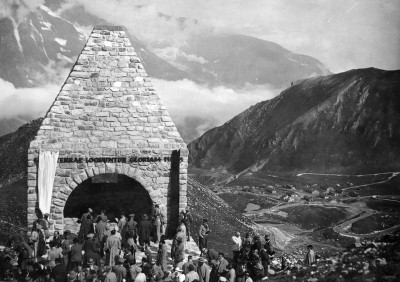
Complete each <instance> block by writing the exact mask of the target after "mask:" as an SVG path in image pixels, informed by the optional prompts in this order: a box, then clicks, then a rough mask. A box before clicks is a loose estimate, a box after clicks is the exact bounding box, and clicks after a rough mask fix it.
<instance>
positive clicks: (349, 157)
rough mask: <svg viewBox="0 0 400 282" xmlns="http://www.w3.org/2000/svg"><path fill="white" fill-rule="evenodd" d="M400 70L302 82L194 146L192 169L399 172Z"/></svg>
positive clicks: (351, 73)
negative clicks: (387, 170) (391, 170)
mask: <svg viewBox="0 0 400 282" xmlns="http://www.w3.org/2000/svg"><path fill="white" fill-rule="evenodd" d="M399 89H400V71H383V70H378V69H373V68H370V69H360V70H351V71H348V72H344V73H340V74H335V75H329V76H324V77H315V78H309V79H305V80H301V81H298V82H296V83H295V84H294V85H293V86H292V87H290V88H288V89H286V90H285V91H283V92H282V93H281V94H280V95H279V96H277V97H275V98H274V99H271V100H268V101H264V102H261V103H258V104H256V105H255V106H253V107H250V108H249V109H247V110H246V111H244V112H242V113H241V114H239V115H237V116H236V117H234V118H233V119H231V120H230V121H228V122H227V123H225V124H224V125H222V126H220V127H217V128H214V129H212V130H209V131H208V132H206V133H205V134H204V135H203V136H201V137H200V138H198V139H197V140H195V141H193V142H192V143H190V144H189V150H190V155H189V162H190V166H191V167H192V168H193V167H197V168H203V169H207V170H210V169H215V170H221V171H222V170H226V171H229V172H231V173H238V172H240V171H243V170H245V169H247V168H251V169H254V170H261V171H274V170H286V171H292V170H308V169H311V170H313V171H328V170H335V171H345V170H346V171H354V170H362V171H368V170H369V171H371V170H375V171H376V170H385V169H390V168H399V167H400V162H399V160H398V156H399V154H400V95H399V94H400V93H399Z"/></svg>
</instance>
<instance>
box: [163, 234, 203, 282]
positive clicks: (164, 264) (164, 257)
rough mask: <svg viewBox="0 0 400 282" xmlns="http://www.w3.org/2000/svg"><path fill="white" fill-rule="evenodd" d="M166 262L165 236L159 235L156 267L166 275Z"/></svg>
mask: <svg viewBox="0 0 400 282" xmlns="http://www.w3.org/2000/svg"><path fill="white" fill-rule="evenodd" d="M167 261H168V250H167V245H166V244H165V235H161V239H160V244H159V245H158V252H157V265H160V266H161V269H162V270H163V271H164V273H167V271H168V267H167ZM207 282H208V281H207Z"/></svg>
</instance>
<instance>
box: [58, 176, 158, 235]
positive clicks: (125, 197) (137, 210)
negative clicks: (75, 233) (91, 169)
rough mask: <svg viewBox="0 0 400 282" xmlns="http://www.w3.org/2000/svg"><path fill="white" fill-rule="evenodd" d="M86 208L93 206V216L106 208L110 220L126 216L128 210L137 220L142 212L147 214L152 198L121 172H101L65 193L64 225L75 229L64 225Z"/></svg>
mask: <svg viewBox="0 0 400 282" xmlns="http://www.w3.org/2000/svg"><path fill="white" fill-rule="evenodd" d="M88 208H91V209H93V212H94V214H95V215H97V214H100V211H101V210H102V209H104V210H106V215H107V217H108V219H109V220H111V221H113V220H114V219H115V218H120V216H121V214H125V215H126V216H128V215H129V214H131V213H134V214H135V218H136V219H139V218H141V216H142V215H143V214H145V213H146V214H148V215H150V214H151V212H152V208H153V201H152V200H151V198H150V195H149V193H148V192H147V191H146V189H145V188H144V187H143V186H142V185H141V184H140V183H139V182H138V181H136V180H135V179H133V178H130V177H128V176H126V175H122V174H111V173H105V174H100V175H96V176H94V177H91V178H89V179H87V180H85V181H83V182H82V183H81V184H79V185H78V186H77V187H76V188H75V189H74V190H73V191H72V193H71V194H70V195H69V197H68V199H67V201H66V203H65V206H64V223H65V224H66V225H67V226H66V227H65V228H66V229H75V228H73V226H68V225H71V224H72V225H73V222H76V219H78V218H80V217H81V215H82V213H84V212H86V211H87V210H88ZM72 219H74V220H72ZM70 221H71V222H70Z"/></svg>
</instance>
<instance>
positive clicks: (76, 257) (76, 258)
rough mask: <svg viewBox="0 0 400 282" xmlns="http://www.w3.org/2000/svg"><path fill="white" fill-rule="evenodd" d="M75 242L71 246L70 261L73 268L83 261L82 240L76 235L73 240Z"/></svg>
mask: <svg viewBox="0 0 400 282" xmlns="http://www.w3.org/2000/svg"><path fill="white" fill-rule="evenodd" d="M72 242H73V243H74V244H73V245H72V247H71V253H70V261H71V265H72V266H73V268H75V267H77V266H78V265H80V264H81V263H82V250H83V244H82V241H81V240H79V239H78V237H75V238H74V239H73V241H72Z"/></svg>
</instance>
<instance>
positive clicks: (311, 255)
mask: <svg viewBox="0 0 400 282" xmlns="http://www.w3.org/2000/svg"><path fill="white" fill-rule="evenodd" d="M313 249H314V248H313V246H312V245H308V246H307V250H308V251H307V254H306V258H305V260H304V263H305V264H306V265H312V264H313V263H315V252H314V250H313Z"/></svg>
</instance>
